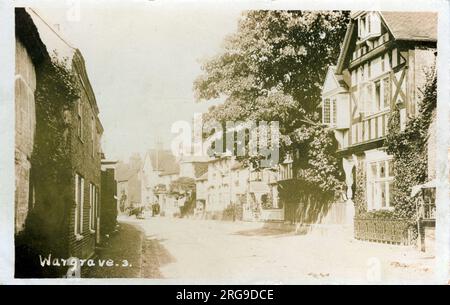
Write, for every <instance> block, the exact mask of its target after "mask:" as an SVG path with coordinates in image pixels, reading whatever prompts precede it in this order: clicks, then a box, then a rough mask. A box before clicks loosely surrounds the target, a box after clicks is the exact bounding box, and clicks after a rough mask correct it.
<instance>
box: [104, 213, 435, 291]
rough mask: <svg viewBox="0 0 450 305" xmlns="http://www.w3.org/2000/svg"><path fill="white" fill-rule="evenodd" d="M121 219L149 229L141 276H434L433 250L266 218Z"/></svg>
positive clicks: (296, 279)
mask: <svg viewBox="0 0 450 305" xmlns="http://www.w3.org/2000/svg"><path fill="white" fill-rule="evenodd" d="M120 224H121V228H123V227H126V228H128V229H127V230H130V228H135V229H137V230H140V231H141V232H142V233H144V234H141V236H142V237H141V241H140V242H136V243H134V242H133V246H132V248H136V247H137V248H139V247H140V244H141V245H142V253H141V258H140V261H139V260H137V261H139V264H140V267H139V268H140V269H141V270H137V273H136V274H134V275H135V276H137V277H141V278H156V279H169V280H170V279H172V280H177V281H182V282H183V281H189V282H198V283H203V282H209V283H210V282H214V283H215V282H217V283H220V282H230V281H231V282H233V283H242V284H245V283H353V282H360V283H375V284H376V283H398V282H403V283H420V282H424V283H425V282H427V281H429V280H432V278H433V271H432V269H433V260H432V259H431V257H430V256H427V255H426V254H423V253H420V252H418V251H416V250H414V249H412V248H410V247H402V246H392V245H384V244H376V243H366V242H360V241H356V240H353V239H351V238H350V237H348V235H346V234H340V235H338V234H333V235H331V234H330V236H328V235H327V234H323V233H320V234H319V233H312V234H308V235H296V234H294V233H292V232H287V231H283V230H280V229H270V228H263V227H262V224H261V223H247V222H235V223H233V222H221V221H211V220H193V219H178V218H165V217H155V218H147V219H135V218H128V217H126V218H121V219H120ZM137 230H136V231H137ZM334 233H336V232H334ZM120 234H122V233H121V232H119V233H118V235H119V236H120ZM121 249H123V250H124V251H130V249H129V248H128V247H124V248H122V247H121ZM114 251H119V252H120V251H122V250H120V249H115V250H114ZM108 252H109V251H108ZM126 253H128V252H126ZM131 255H132V254H131ZM122 258H126V257H124V256H122ZM135 267H136V266H135ZM139 268H138V269H139ZM131 269H135V268H131ZM127 275H128V276H129V275H130V274H127ZM108 276H114V275H111V274H109V275H108ZM114 277H122V276H117V275H115V276H114Z"/></svg>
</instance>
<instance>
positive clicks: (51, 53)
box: [15, 8, 117, 277]
mask: <svg viewBox="0 0 450 305" xmlns="http://www.w3.org/2000/svg"><path fill="white" fill-rule="evenodd" d="M50 24H51V23H50V22H49V21H48V20H46V19H44V18H43V17H42V16H41V15H40V14H39V13H38V12H37V11H36V10H33V9H30V8H26V9H25V8H16V10H15V25H16V29H15V38H16V39H15V47H16V60H15V62H16V65H15V66H16V68H15V109H16V119H15V123H16V124H15V126H16V127H15V131H16V133H15V172H16V190H15V246H16V247H15V248H16V277H42V276H44V277H53V276H61V275H62V274H63V273H64V271H65V270H64V268H61V269H60V268H57V267H55V268H50V267H49V268H42V267H41V266H39V256H45V257H47V256H48V255H52V256H53V257H57V258H64V259H67V258H69V257H76V258H80V259H82V258H88V257H91V256H93V255H94V253H95V249H96V247H97V245H99V244H100V243H102V242H103V238H104V237H105V236H107V235H108V234H110V233H111V232H113V231H114V230H115V226H116V214H117V208H116V206H117V199H116V198H117V197H116V188H117V184H116V180H115V169H114V167H115V162H113V161H108V160H106V159H105V157H104V154H103V153H102V150H101V145H100V140H101V136H102V133H103V127H102V124H101V122H100V120H99V117H98V114H99V109H98V105H97V102H96V99H95V95H94V92H93V90H92V88H91V85H90V82H89V78H88V76H87V72H86V68H85V64H84V59H83V56H82V54H81V52H80V51H79V50H78V49H76V48H74V47H73V46H72V45H71V44H69V43H68V42H67V40H65V39H64V38H63V37H62V34H61V33H60V32H59V30H58V27H57V26H50ZM66 72H67V73H66ZM64 77H67V78H66V79H63V78H64ZM64 81H66V83H68V82H71V84H72V85H73V87H74V88H78V89H77V90H76V94H75V95H73V94H72V93H71V92H70V88H69V87H65V86H64V84H63V83H64Z"/></svg>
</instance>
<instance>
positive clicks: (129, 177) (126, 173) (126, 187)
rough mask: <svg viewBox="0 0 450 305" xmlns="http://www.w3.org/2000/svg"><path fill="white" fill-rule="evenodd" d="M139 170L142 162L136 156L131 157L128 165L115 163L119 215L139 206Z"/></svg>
mask: <svg viewBox="0 0 450 305" xmlns="http://www.w3.org/2000/svg"><path fill="white" fill-rule="evenodd" d="M141 168H142V160H141V157H140V156H139V155H138V154H135V155H133V156H132V157H131V158H130V160H129V162H128V163H124V162H118V163H117V166H116V179H117V197H118V198H119V212H120V213H125V212H126V211H127V210H129V209H130V208H133V207H136V206H140V205H141V193H142V192H141V187H142V185H141V179H140V171H141Z"/></svg>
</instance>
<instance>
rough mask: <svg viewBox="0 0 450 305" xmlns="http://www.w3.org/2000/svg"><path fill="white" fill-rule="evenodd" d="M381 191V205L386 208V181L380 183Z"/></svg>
mask: <svg viewBox="0 0 450 305" xmlns="http://www.w3.org/2000/svg"><path fill="white" fill-rule="evenodd" d="M380 191H381V207H383V208H385V207H386V206H387V205H386V203H387V198H386V194H387V193H386V183H384V182H381V183H380Z"/></svg>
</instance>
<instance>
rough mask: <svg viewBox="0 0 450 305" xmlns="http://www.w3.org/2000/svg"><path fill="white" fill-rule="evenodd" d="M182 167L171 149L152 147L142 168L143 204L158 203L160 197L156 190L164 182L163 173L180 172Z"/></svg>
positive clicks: (147, 205)
mask: <svg viewBox="0 0 450 305" xmlns="http://www.w3.org/2000/svg"><path fill="white" fill-rule="evenodd" d="M179 170H180V167H179V164H178V163H177V162H176V159H175V156H174V155H173V154H172V152H171V151H169V150H163V149H151V150H149V151H147V153H146V154H145V157H144V161H143V164H142V168H141V170H140V178H141V200H142V205H143V206H145V207H149V206H151V205H152V204H155V203H158V201H159V198H158V196H157V195H156V194H155V192H154V190H155V187H156V186H157V185H158V184H161V183H163V182H162V180H161V175H164V174H169V173H170V174H175V173H179Z"/></svg>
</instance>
